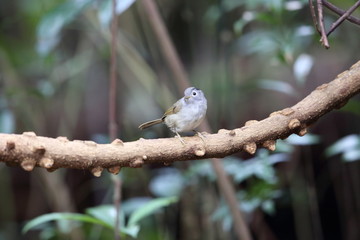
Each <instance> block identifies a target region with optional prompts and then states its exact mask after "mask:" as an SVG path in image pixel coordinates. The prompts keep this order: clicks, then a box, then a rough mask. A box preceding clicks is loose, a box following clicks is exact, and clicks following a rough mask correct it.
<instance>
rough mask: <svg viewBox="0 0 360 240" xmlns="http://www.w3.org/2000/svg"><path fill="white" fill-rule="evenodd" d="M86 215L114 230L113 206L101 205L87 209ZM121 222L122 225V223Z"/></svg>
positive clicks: (114, 213) (114, 214) (114, 212)
mask: <svg viewBox="0 0 360 240" xmlns="http://www.w3.org/2000/svg"><path fill="white" fill-rule="evenodd" d="M86 213H87V214H89V215H91V216H92V217H94V218H96V219H99V220H100V221H102V222H104V223H106V224H107V225H109V226H111V227H112V228H114V226H115V216H116V209H115V208H114V206H113V205H101V206H97V207H92V208H87V209H86ZM121 222H122V223H123V221H121Z"/></svg>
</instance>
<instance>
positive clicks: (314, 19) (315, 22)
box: [309, 0, 321, 34]
mask: <svg viewBox="0 0 360 240" xmlns="http://www.w3.org/2000/svg"><path fill="white" fill-rule="evenodd" d="M309 6H310V12H311V17H312V20H313V22H314V26H315V29H316V31H318V33H319V34H321V32H320V29H319V25H318V22H317V18H316V12H315V6H314V3H313V0H309Z"/></svg>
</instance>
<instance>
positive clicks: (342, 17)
mask: <svg viewBox="0 0 360 240" xmlns="http://www.w3.org/2000/svg"><path fill="white" fill-rule="evenodd" d="M359 6H360V1H357V2H356V3H355V4H354V5H353V6H352V7H351V8H349V9H348V10H347V11H346V12H345V13H344V14H343V15H342V16H341V17H340V18H338V20H336V22H334V23H333V24H332V25H331V28H330V30H329V31H328V32H327V34H326V35H327V36H329V35H330V34H331V33H332V32H333V31H334V30H335V29H336V28H337V27H338V26H339V25H340V24H341V23H342V22H343V21H345V19H347V18H348V17H349V16H350V15H351V14H352V13H353V12H354V11H355V10H356V9H357V8H358V7H359Z"/></svg>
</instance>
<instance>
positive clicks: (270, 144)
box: [0, 61, 360, 176]
mask: <svg viewBox="0 0 360 240" xmlns="http://www.w3.org/2000/svg"><path fill="white" fill-rule="evenodd" d="M359 92H360V61H359V62H357V63H356V64H354V65H353V66H352V67H351V68H350V69H349V70H347V71H345V72H343V73H341V74H339V75H338V76H337V78H336V79H335V80H333V81H332V82H330V83H327V84H323V85H321V86H319V87H317V88H316V89H315V90H314V91H313V92H312V93H311V94H309V95H308V96H307V97H306V98H304V99H303V100H301V101H300V102H299V103H297V104H296V105H294V106H292V107H290V108H286V109H283V110H281V111H277V112H274V113H271V114H270V116H269V117H268V118H266V119H264V120H261V121H256V120H251V121H248V122H247V123H246V124H245V126H244V127H242V128H237V129H233V130H226V129H220V130H219V131H218V133H215V134H205V136H206V141H205V143H204V142H203V141H202V140H201V139H200V138H198V137H196V136H195V137H185V138H184V140H185V142H186V144H185V145H182V144H181V143H180V142H179V140H178V139H177V138H160V139H149V140H145V139H142V138H141V139H139V140H137V141H133V142H125V143H124V142H122V141H121V140H119V139H116V140H114V141H113V142H112V143H111V144H96V143H95V142H92V141H79V140H74V141H69V140H68V139H67V138H66V137H58V138H48V137H40V136H36V135H35V133H32V132H25V133H23V134H0V161H2V162H5V163H7V164H8V165H12V166H21V167H22V168H23V169H24V170H26V171H31V170H32V169H33V168H34V167H35V166H39V167H44V168H46V169H48V170H49V171H52V170H55V169H57V168H72V169H88V170H90V171H91V172H92V173H93V174H94V175H95V176H100V175H101V172H102V171H103V169H108V170H109V171H110V172H112V173H115V174H116V173H118V171H119V168H121V167H133V168H136V167H142V166H143V165H144V164H150V163H164V164H171V163H172V162H174V161H185V160H196V159H205V158H222V157H225V156H228V155H231V154H234V153H236V152H239V151H243V150H244V151H247V152H249V153H252V154H253V153H255V151H256V149H257V147H265V148H268V149H270V150H274V149H275V141H276V140H277V139H284V138H286V137H288V136H289V135H290V134H293V133H296V134H298V135H301V136H302V135H304V134H306V133H307V128H308V127H309V126H310V125H311V124H313V123H314V122H315V121H316V120H318V119H319V118H320V117H321V116H323V115H324V114H326V113H328V112H330V111H332V110H333V109H337V108H340V107H342V106H344V105H345V103H346V102H347V101H348V100H349V99H350V98H351V97H352V96H354V95H355V94H357V93H359Z"/></svg>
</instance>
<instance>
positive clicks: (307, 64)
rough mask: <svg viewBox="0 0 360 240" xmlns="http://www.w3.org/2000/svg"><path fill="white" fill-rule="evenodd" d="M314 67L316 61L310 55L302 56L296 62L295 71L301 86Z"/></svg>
mask: <svg viewBox="0 0 360 240" xmlns="http://www.w3.org/2000/svg"><path fill="white" fill-rule="evenodd" d="M313 65H314V59H313V57H312V56H310V55H309V54H300V56H298V57H297V59H296V60H295V62H294V66H293V70H294V75H295V77H296V80H297V82H298V83H299V84H300V85H303V84H304V83H305V80H306V78H307V76H308V75H309V73H310V71H311V68H312V66H313Z"/></svg>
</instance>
